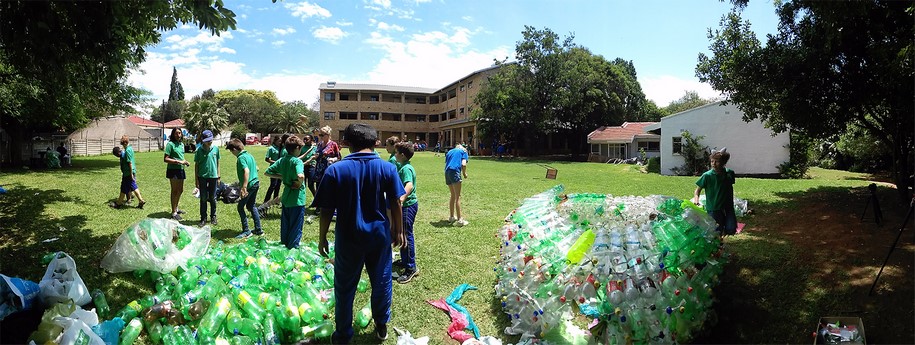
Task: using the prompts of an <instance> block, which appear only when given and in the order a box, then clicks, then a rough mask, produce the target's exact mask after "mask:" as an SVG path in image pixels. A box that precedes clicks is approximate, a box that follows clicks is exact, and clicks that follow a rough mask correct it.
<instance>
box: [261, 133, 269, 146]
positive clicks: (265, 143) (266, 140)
mask: <svg viewBox="0 0 915 345" xmlns="http://www.w3.org/2000/svg"><path fill="white" fill-rule="evenodd" d="M261 144H264V145H270V136H269V135H265V136H264V137H263V138H261Z"/></svg>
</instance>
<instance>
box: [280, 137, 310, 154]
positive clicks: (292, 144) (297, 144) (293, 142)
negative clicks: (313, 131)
mask: <svg viewBox="0 0 915 345" xmlns="http://www.w3.org/2000/svg"><path fill="white" fill-rule="evenodd" d="M283 145H285V146H286V152H287V153H289V154H292V152H294V151H295V150H298V149H300V148H302V146H305V143H304V142H302V139H301V138H299V137H297V136H295V135H290V136H289V138H286V141H285V142H284V143H283Z"/></svg>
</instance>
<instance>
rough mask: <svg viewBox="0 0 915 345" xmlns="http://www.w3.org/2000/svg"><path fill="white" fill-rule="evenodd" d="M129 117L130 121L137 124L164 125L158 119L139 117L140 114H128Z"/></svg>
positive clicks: (146, 125)
mask: <svg viewBox="0 0 915 345" xmlns="http://www.w3.org/2000/svg"><path fill="white" fill-rule="evenodd" d="M127 119H128V120H130V122H133V123H134V124H136V125H137V126H143V127H162V124H161V123H158V122H156V121H153V120H149V119H144V118H142V117H139V116H136V115H134V116H128V117H127Z"/></svg>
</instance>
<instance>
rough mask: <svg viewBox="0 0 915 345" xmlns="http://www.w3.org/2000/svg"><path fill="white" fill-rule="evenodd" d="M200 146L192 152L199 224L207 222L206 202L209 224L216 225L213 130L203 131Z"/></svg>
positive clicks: (216, 167)
mask: <svg viewBox="0 0 915 345" xmlns="http://www.w3.org/2000/svg"><path fill="white" fill-rule="evenodd" d="M201 136H202V137H203V139H202V140H201V143H202V144H201V145H200V148H199V149H197V151H196V152H194V176H195V179H194V185H195V186H196V187H197V189H198V190H200V226H201V227H202V226H204V225H206V223H207V203H209V204H210V224H213V225H216V224H217V223H216V185H217V184H218V183H219V148H218V147H215V146H213V132H211V131H210V130H205V131H203V134H201Z"/></svg>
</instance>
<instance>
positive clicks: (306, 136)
mask: <svg viewBox="0 0 915 345" xmlns="http://www.w3.org/2000/svg"><path fill="white" fill-rule="evenodd" d="M306 141H307V142H309V143H310V142H312V141H314V140H313V139H312V138H311V136H310V135H303V136H302V142H306Z"/></svg>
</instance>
